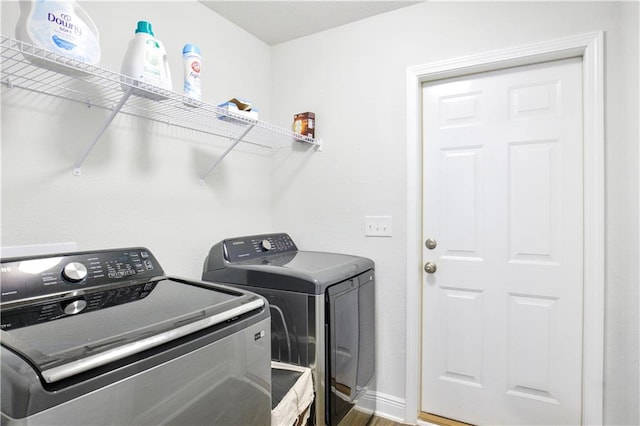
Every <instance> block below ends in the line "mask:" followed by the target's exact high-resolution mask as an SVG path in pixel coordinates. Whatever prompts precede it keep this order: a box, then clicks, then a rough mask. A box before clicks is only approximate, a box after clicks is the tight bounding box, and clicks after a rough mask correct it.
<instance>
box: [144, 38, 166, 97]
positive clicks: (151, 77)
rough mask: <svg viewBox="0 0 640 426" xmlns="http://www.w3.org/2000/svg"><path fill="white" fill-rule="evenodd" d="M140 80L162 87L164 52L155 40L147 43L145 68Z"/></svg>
mask: <svg viewBox="0 0 640 426" xmlns="http://www.w3.org/2000/svg"><path fill="white" fill-rule="evenodd" d="M140 80H142V81H144V82H145V83H150V84H153V85H156V86H161V85H162V50H161V49H160V45H158V43H157V42H156V41H155V40H153V39H149V40H146V42H145V51H144V66H143V67H142V75H141V76H140Z"/></svg>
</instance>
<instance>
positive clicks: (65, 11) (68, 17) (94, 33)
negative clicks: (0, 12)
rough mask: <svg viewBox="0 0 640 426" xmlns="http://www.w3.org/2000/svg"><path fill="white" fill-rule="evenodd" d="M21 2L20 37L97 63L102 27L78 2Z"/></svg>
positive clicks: (80, 59) (18, 29)
mask: <svg viewBox="0 0 640 426" xmlns="http://www.w3.org/2000/svg"><path fill="white" fill-rule="evenodd" d="M19 3H20V17H19V19H18V23H17V25H16V38H17V39H18V40H20V41H24V42H27V43H31V44H33V45H35V46H37V47H40V48H43V49H46V50H49V51H51V52H54V53H58V54H60V55H64V56H68V57H71V58H73V59H76V60H78V61H81V62H86V63H88V64H92V65H95V64H97V63H98V62H99V61H100V36H99V33H98V28H97V27H96V24H95V23H94V22H93V20H91V18H90V17H89V15H88V14H87V12H85V11H84V9H82V8H81V7H80V6H79V5H78V4H77V3H76V2H75V1H71V0H70V1H64V0H63V1H55V0H33V1H20V2H19ZM29 59H33V58H31V57H30V58H29Z"/></svg>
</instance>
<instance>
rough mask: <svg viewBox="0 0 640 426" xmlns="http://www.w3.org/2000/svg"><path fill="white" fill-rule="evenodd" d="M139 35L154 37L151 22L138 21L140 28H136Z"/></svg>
mask: <svg viewBox="0 0 640 426" xmlns="http://www.w3.org/2000/svg"><path fill="white" fill-rule="evenodd" d="M137 33H147V34H151V36H152V37H153V36H154V34H153V30H152V29H151V22H147V21H138V28H136V34H137Z"/></svg>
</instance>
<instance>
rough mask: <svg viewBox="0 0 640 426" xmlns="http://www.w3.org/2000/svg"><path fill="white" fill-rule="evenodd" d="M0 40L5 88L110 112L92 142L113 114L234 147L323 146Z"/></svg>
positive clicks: (25, 45) (101, 70) (16, 42)
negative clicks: (203, 135)
mask: <svg viewBox="0 0 640 426" xmlns="http://www.w3.org/2000/svg"><path fill="white" fill-rule="evenodd" d="M0 45H1V48H2V58H1V62H0V68H1V75H2V84H3V85H5V86H6V87H8V88H20V89H24V90H28V91H32V92H36V93H42V94H46V95H50V96H55V97H58V98H63V99H67V100H70V101H75V102H80V103H83V104H86V105H90V106H92V107H93V106H95V107H99V108H103V109H107V110H110V111H111V114H112V116H110V119H108V122H107V123H106V125H105V126H104V128H103V129H102V130H101V132H100V133H99V134H98V136H97V138H96V139H95V141H94V142H93V144H95V142H97V139H99V138H100V136H101V134H102V132H103V131H104V130H105V129H106V127H107V126H108V125H109V123H110V121H111V119H113V116H115V115H117V114H127V115H131V116H134V117H140V118H144V119H148V120H152V121H156V122H160V123H165V124H168V125H172V126H178V127H182V128H187V129H192V130H196V131H199V132H203V133H206V134H209V135H213V136H215V137H217V138H224V139H226V140H228V141H229V142H231V143H232V146H231V147H230V148H232V147H233V146H235V145H236V144H237V143H238V142H243V143H249V144H252V145H257V146H261V147H264V148H269V149H273V148H279V147H284V146H287V145H290V144H291V143H293V142H295V141H297V142H305V143H309V144H313V145H319V142H318V141H317V140H315V139H313V138H311V137H307V136H303V135H300V134H297V133H294V132H293V131H291V130H289V129H285V128H283V127H279V126H276V125H273V124H271V123H267V122H264V121H260V120H253V119H251V118H248V117H245V116H243V115H238V114H233V113H232V112H229V111H226V110H224V109H222V108H219V107H217V106H215V105H211V104H208V103H206V102H200V101H197V100H194V99H191V98H189V97H187V96H184V95H183V94H181V93H177V92H173V91H170V90H165V89H162V88H160V87H157V86H153V85H151V84H147V83H143V82H139V81H137V80H133V79H132V78H130V77H128V76H125V75H122V74H119V73H116V72H113V71H109V70H107V69H104V68H100V67H97V66H93V65H90V64H86V63H84V62H80V61H77V60H75V59H72V58H69V57H66V56H62V55H59V54H57V53H54V52H51V51H48V50H45V49H42V48H39V47H36V46H34V45H32V44H29V43H25V42H22V41H19V40H16V39H13V38H11V37H8V36H4V35H0ZM130 95H131V96H130ZM114 111H115V112H114ZM240 136H242V137H241V138H240ZM92 147H93V145H92V146H91V148H92ZM91 148H89V151H90V150H91ZM227 153H228V152H225V154H224V155H226V154H227ZM86 154H87V155H88V152H87V153H86ZM84 157H86V155H85V156H84ZM82 161H84V158H82ZM82 161H80V162H79V164H76V168H78V169H79V166H80V165H81V163H82ZM77 174H79V173H77ZM205 176H206V174H205ZM203 178H204V176H203Z"/></svg>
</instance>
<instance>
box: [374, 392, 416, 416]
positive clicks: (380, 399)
mask: <svg viewBox="0 0 640 426" xmlns="http://www.w3.org/2000/svg"><path fill="white" fill-rule="evenodd" d="M365 398H371V399H375V401H371V404H372V406H374V407H375V414H376V416H378V417H384V418H385V419H389V420H393V421H395V422H399V423H402V422H404V421H405V418H404V416H405V405H406V402H405V400H404V399H403V398H398V397H396V396H392V395H387V394H385V393H380V392H375V393H374V395H371V396H369V395H367V396H366V397H365ZM373 404H375V405H373ZM366 405H369V404H366Z"/></svg>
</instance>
